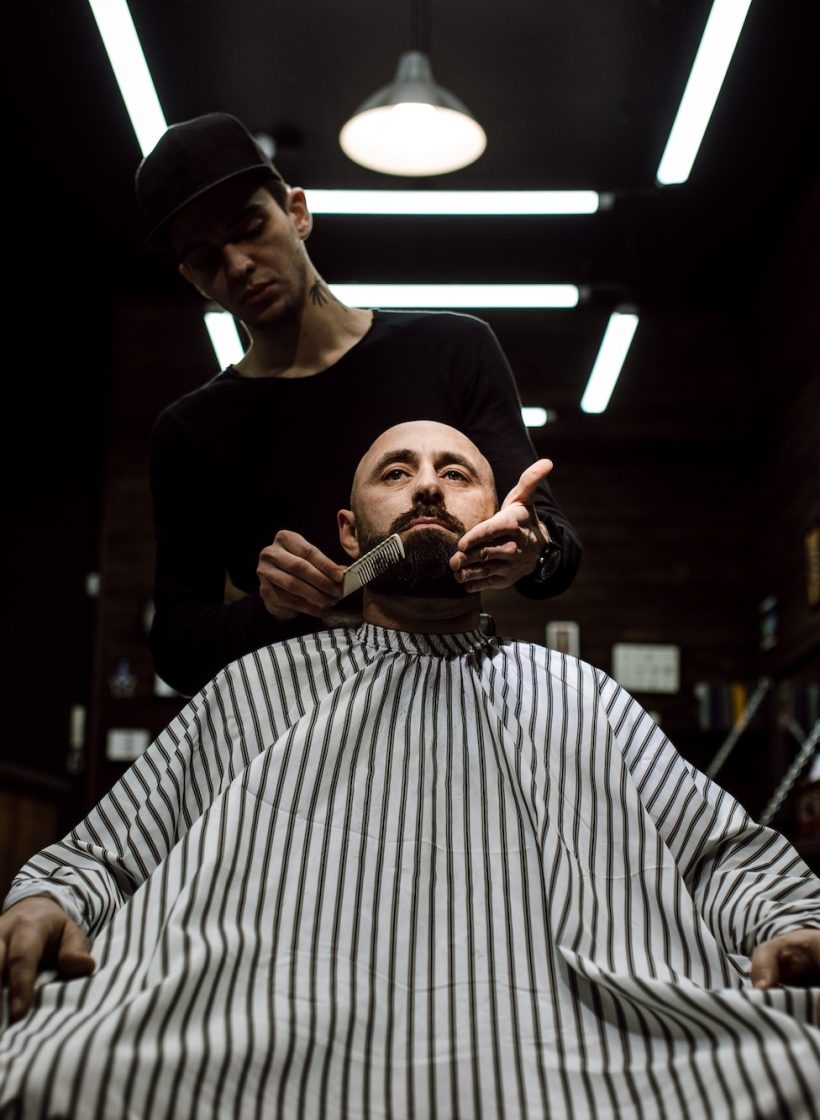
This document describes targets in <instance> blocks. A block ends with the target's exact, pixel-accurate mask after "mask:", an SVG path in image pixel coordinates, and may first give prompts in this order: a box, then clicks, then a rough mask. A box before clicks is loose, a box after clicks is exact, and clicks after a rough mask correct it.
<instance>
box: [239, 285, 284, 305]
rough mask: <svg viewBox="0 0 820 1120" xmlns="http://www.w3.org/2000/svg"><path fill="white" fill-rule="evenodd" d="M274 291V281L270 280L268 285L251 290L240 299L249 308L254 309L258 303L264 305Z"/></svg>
mask: <svg viewBox="0 0 820 1120" xmlns="http://www.w3.org/2000/svg"><path fill="white" fill-rule="evenodd" d="M275 291H276V281H275V280H272V281H271V282H270V283H269V284H260V286H259V287H258V288H251V289H250V291H248V292H246V293H245V295H244V296H243V297H242V302H243V303H244V304H247V305H248V306H250V307H254V306H255V305H256V304H258V303H265V302H266V301H267V300H269V299H270V298H271V297H272V296H273V294H274V292H275Z"/></svg>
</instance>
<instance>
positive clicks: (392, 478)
mask: <svg viewBox="0 0 820 1120" xmlns="http://www.w3.org/2000/svg"><path fill="white" fill-rule="evenodd" d="M406 475H407V471H406V470H404V469H403V468H402V467H391V469H390V470H389V471H386V472H385V475H384V479H385V482H398V480H399V479H400V478H405V477H406Z"/></svg>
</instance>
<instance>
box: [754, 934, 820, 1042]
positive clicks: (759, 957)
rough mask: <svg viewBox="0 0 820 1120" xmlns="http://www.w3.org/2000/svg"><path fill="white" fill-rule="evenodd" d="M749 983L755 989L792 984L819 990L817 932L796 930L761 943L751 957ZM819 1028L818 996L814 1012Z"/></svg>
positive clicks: (819, 974) (819, 1003) (818, 942)
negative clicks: (750, 978)
mask: <svg viewBox="0 0 820 1120" xmlns="http://www.w3.org/2000/svg"><path fill="white" fill-rule="evenodd" d="M752 983H753V984H754V986H755V987H756V988H776V987H777V986H778V984H794V985H796V986H797V987H801V988H814V987H820V929H797V930H794V931H793V932H792V933H781V935H780V936H779V937H773V938H772V939H771V941H764V942H763V944H762V945H758V947H757V948H756V949H755V951H754V952H753V953H752ZM815 1016H816V1018H817V1023H818V1025H820V996H818V997H817V1006H816V1008H815Z"/></svg>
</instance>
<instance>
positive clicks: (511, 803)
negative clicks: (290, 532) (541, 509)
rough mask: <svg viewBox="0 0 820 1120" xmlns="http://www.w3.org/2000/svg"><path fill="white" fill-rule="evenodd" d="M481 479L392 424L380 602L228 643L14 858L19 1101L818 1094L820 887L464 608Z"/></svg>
mask: <svg viewBox="0 0 820 1120" xmlns="http://www.w3.org/2000/svg"><path fill="white" fill-rule="evenodd" d="M539 469H541V468H539V467H538V465H536V467H535V468H534V470H533V477H534V476H535V475H537V473H538V470H539ZM530 481H531V480H530ZM527 485H528V482H527V481H526V480H525V482H524V490H526V487H527ZM520 497H521V498H522V499H524V503H525V501H526V497H527V495H526V493H522V494H521V495H520ZM496 505H497V501H496V495H495V490H494V487H493V479H492V474H491V472H490V470H489V466H488V464H487V461H486V459H485V458H484V456H483V455H482V454H481V452H480V451H479V449H478V448H477V447H476V446H475V445H474V444H472V443H471V442H470V441H469V440H468V439H466V438H465V437H464V436H463V435H461V433H459V432H457V431H455V430H454V429H452V428H449V427H446V426H444V425H442V424H434V423H430V422H428V421H422V422H417V423H409V424H401V425H398V426H397V427H394V428H391V429H390V430H389V431H387V432H385V433H384V434H383V435H382V436H380V437H379V439H377V440H376V442H375V443H374V444H373V445H372V447H371V448H370V449H369V451H368V452H367V454H366V455H365V456H364V458H363V459H362V461H361V463H360V464H359V467H358V469H357V471H356V476H355V480H354V484H353V492H352V501H351V508H350V509H346V510H341V511H340V512H339V515H338V527H339V535H340V540H341V543H342V546H343V548H344V550H345V552H346V553H347V554H348V555H349V556H350V557H351V558H355V557H358V556H359V555H360V554H361V553H362V552H363V551H366V550H367V549H368V548H369V547H370V545H371V544H372V543H374V542H377V541H379V540H381V539H383V538H384V536H386V535H387V534H389V533H391V532H399V533H400V534H401V537H402V540H403V543H404V549H405V553H406V558H405V561H404V562H403V563H402V564H400V565H398V566H396V567H395V568H394V569H391V570H390V571H387V572H385V573H384V574H383V575H381V576H380V577H379V578H378V579H377V580H376V581H374V582H373V583H371V584H370V585H368V586H367V588H366V589H365V594H364V620H365V621H364V622H363V624H362V625H361V626H360V627H358V628H349V629H345V628H340V629H334V630H329V631H325V632H323V633H318V634H314V635H310V636H307V637H301V638H297V639H292V640H290V641H288V642H284V643H277V644H275V645H271V646H269V647H267V648H265V649H262V650H259V651H257V652H255V653H252V654H249V655H248V656H246V657H243V658H242V659H241V660H239V661H237V662H234V663H233V664H231V665H230V666H228V668H227V669H225V670H224V671H222V672H221V673H219V674H218V675H217V677H215V678H214V679H213V680H212V681H211V682H210V683H209V684H208V685H207V686H206V687H205V688H204V689H203V690H202V691H201V692H200V693H199V694H198V695H197V696H196V697H195V698H194V699H193V700H192V701H191V703H190V704H188V705H187V707H186V708H185V709H184V710H183V711H182V712H181V713H180V715H179V716H178V717H177V719H175V720H174V721H173V722H172V723H171V724H170V725H169V727H168V728H167V729H166V731H165V732H164V733H163V734H162V735H161V736H160V737H159V739H158V740H157V741H156V742H155V743H154V744H153V745H152V746H151V747H150V748H149V750H148V751H147V752H146V754H145V755H144V756H143V757H142V758H141V759H140V760H139V761H138V762H137V763H135V765H134V766H133V767H132V768H131V770H129V771H128V773H127V774H126V775H125V776H124V777H123V779H122V780H121V781H120V782H119V783H118V784H117V785H116V786H115V787H114V789H113V790H112V791H111V792H110V793H109V794H108V795H107V796H106V797H105V798H103V800H102V801H101V802H100V804H99V805H98V806H97V807H96V808H95V809H94V810H93V811H92V812H91V813H90V814H89V816H88V817H87V818H86V820H85V821H83V822H82V823H81V824H80V825H78V827H77V828H76V829H75V830H74V831H73V832H72V833H71V834H70V835H69V836H68V837H66V838H65V839H64V840H63V841H61V842H60V843H59V844H55V845H53V846H52V847H50V848H47V849H45V850H44V851H42V852H40V853H39V855H37V856H35V857H34V858H33V859H32V860H31V861H30V862H29V863H28V864H27V865H26V866H25V867H24V868H23V869H22V871H21V872H20V874H19V876H18V877H17V879H16V880H15V884H14V886H13V889H12V891H11V893H10V895H9V897H8V899H7V903H6V905H7V907H8V909H7V910H6V912H5V913H4V914H3V916H2V918H0V954H2V957H3V960H4V961H5V965H4V966H3V963H2V962H0V967H5V972H6V974H7V976H8V986H9V989H10V1006H11V1018H12V1019H13V1021H14V1024H13V1025H12V1026H10V1027H9V1028H8V1029H7V1030H6V1031H5V1032H4V1034H3V1036H2V1038H1V1039H0V1108H6V1107H7V1108H8V1109H10V1110H11V1109H17V1112H8V1113H6V1112H5V1111H4V1112H3V1115H4V1116H5V1115H7V1114H8V1115H16V1114H18V1113H19V1114H20V1115H24V1116H26V1117H29V1116H30V1117H39V1116H71V1117H73V1118H75V1120H76V1118H82V1117H91V1116H117V1117H119V1116H151V1117H152V1118H153V1117H168V1118H172V1117H178V1116H196V1117H198V1118H199V1117H213V1118H218V1117H224V1116H231V1117H240V1118H241V1117H262V1116H283V1117H290V1116H354V1117H370V1116H374V1117H375V1116H388V1115H393V1116H397V1117H415V1116H425V1117H433V1116H442V1117H454V1116H469V1117H471V1118H475V1117H487V1118H492V1120H496V1118H498V1117H501V1116H510V1117H524V1116H556V1117H562V1118H563V1117H573V1118H575V1117H599V1116H600V1117H603V1116H617V1117H619V1118H620V1117H632V1116H635V1117H637V1116H644V1117H645V1116H652V1117H661V1116H662V1117H664V1120H667V1118H671V1117H692V1118H693V1120H694V1118H695V1117H697V1118H701V1117H704V1116H736V1117H747V1116H748V1117H752V1116H754V1117H772V1118H777V1120H782V1118H783V1117H810V1116H817V1115H818V1104H817V1101H818V1096H817V1092H816V1089H817V1084H818V1078H820V1031H818V1029H817V1026H816V1016H817V1015H818V1012H820V1008H818V1006H817V1000H818V991H817V989H816V988H815V989H814V990H813V989H812V987H811V985H813V984H814V985H817V983H818V981H820V882H818V880H817V879H816V878H815V877H814V876H813V875H812V874H811V872H810V871H809V870H808V868H807V867H806V866H805V865H804V864H802V863H801V861H800V859H799V858H798V856H797V855H796V853H795V852H794V851H793V850H792V849H791V848H790V847H789V845H788V844H787V843H786V841H785V840H784V839H783V838H782V837H781V836H779V835H778V834H777V833H774V832H772V831H770V830H768V829H765V828H762V827H760V826H758V825H756V824H754V822H752V821H751V820H749V818H748V817H747V816H746V814H745V813H744V812H743V810H742V809H741V808H740V806H739V805H737V803H735V802H734V801H733V800H732V799H731V798H730V797H729V796H728V795H727V794H726V793H725V792H724V791H722V790H721V789H719V788H718V787H717V786H715V785H714V784H713V783H711V782H709V781H708V780H707V779H706V778H705V777H704V775H702V774H699V773H698V772H697V771H694V770H693V769H692V768H691V767H690V766H689V765H687V764H686V763H685V762H684V761H683V759H681V758H680V757H679V756H678V755H677V753H676V752H675V750H674V748H673V747H672V746H671V744H669V743H668V741H667V740H666V739H665V738H664V736H663V734H662V733H661V731H660V729H659V728H658V727H657V726H656V725H655V723H654V722H653V721H652V720H651V718H650V717H649V716H648V715H647V713H645V712H644V711H643V710H642V709H641V708H640V707H639V706H638V704H636V703H635V701H634V700H632V698H631V697H629V696H628V694H627V693H625V692H624V691H623V690H622V689H620V688H619V687H618V685H617V684H616V683H615V682H614V681H612V680H611V679H610V678H609V677H607V675H606V674H605V673H603V672H601V671H599V670H596V669H594V668H593V667H592V666H590V665H586V664H584V663H583V662H580V661H578V660H576V659H574V658H571V657H567V656H564V655H561V654H558V653H554V652H552V651H549V650H546V649H544V648H542V647H539V646H535V645H530V644H527V643H521V642H511V641H507V640H504V639H501V638H495V637H489V636H487V635H485V634H483V633H482V632H481V630H480V629H479V628H478V620H479V609H480V599H479V596H478V595H476V594H471V593H470V592H469V591H468V590H467V589H466V588H465V584H464V582H463V579H460V578H459V575H460V573H461V572H462V571H463V566H464V564H465V562H467V554H466V553H464V552H462V551H460V550H459V543H460V542H463V541H464V539H465V535H466V537H468V538H469V534H470V532H471V530H472V529H473V528H474V527H475V526H477V525H480V524H481V523H482V522H484V521H486V519H487V517H488V516H489V515H493V516H494V515H495V509H496ZM515 505H516V502H515V501H513V502H511V503H510V506H515ZM507 508H508V509H509V507H507ZM499 512H503V509H502V511H499ZM510 516H511V517H515V516H516V510H515V509H512V511H511V513H510ZM508 535H509V534H507V533H505V534H504V536H505V538H506V537H507V536H508ZM512 543H513V545H514V543H515V539H514V537H513V541H512ZM509 545H510V541H508V540H506V539H505V543H504V544H502V545H499V546H498V547H505V548H506V547H509ZM486 547H489V548H492V547H494V546H492V545H490V546H486ZM478 562H482V563H487V564H491V563H492V557H491V555H490V556H487V557H486V558H479V561H478ZM92 942H93V944H92ZM43 967H45V968H48V969H51V970H53V971H51V972H50V973H46V974H44V975H43V976H41V978H40V982H39V984H38V985H37V986H36V989H35V974H36V972H37V969H38V968H43ZM92 970H93V971H92Z"/></svg>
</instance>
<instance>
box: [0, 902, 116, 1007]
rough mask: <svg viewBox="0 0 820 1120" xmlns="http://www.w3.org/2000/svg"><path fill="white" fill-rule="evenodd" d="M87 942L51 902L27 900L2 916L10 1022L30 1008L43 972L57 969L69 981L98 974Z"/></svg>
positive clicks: (2, 966)
mask: <svg viewBox="0 0 820 1120" xmlns="http://www.w3.org/2000/svg"><path fill="white" fill-rule="evenodd" d="M88 949H89V941H88V938H87V937H86V935H85V934H84V933H83V931H82V930H81V929H80V927H79V926H78V925H76V924H75V923H74V922H72V920H71V919H70V918H69V917H68V915H67V914H66V912H65V911H64V910H63V908H62V907H61V906H59V905H58V904H57V903H56V902H55V901H54V899H53V898H48V897H47V896H45V895H37V896H34V897H31V898H24V899H23V900H22V901H21V902H17V903H15V904H14V906H10V907H9V909H8V910H7V911H6V912H5V914H2V915H0V983H3V984H6V985H7V986H8V993H9V1021H10V1022H12V1023H15V1022H17V1020H18V1019H22V1018H23V1016H24V1015H25V1014H26V1013H27V1012H28V1010H29V1008H30V1007H31V1001H32V998H33V995H34V980H35V977H36V975H37V972H38V971H39V970H40V968H56V969H57V971H58V972H59V973H60V975H61V976H62V977H63V978H64V979H66V980H70V979H73V978H74V977H77V976H88V975H89V973H91V972H93V971H94V960H93V959H92V957H91V956H90V955H89V952H88Z"/></svg>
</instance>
